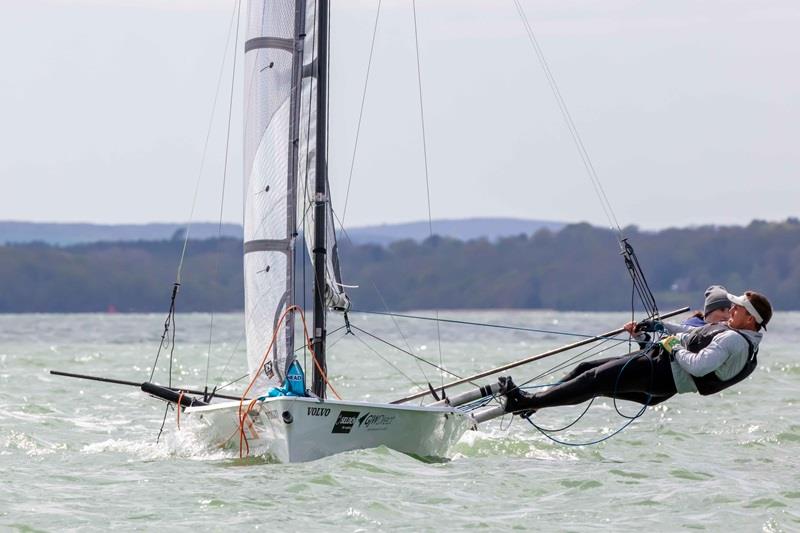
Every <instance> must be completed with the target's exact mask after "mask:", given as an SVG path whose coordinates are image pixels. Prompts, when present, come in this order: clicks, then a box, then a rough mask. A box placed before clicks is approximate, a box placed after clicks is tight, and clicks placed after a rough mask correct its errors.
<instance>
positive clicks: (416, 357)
mask: <svg viewBox="0 0 800 533" xmlns="http://www.w3.org/2000/svg"><path fill="white" fill-rule="evenodd" d="M351 327H352V328H353V329H355V330H358V331H360V332H361V333H363V334H365V335H368V336H370V337H372V338H373V339H375V340H377V341H380V342H382V343H384V344H386V345H387V346H390V347H392V348H394V349H395V350H397V351H400V352H403V353H404V354H406V355H410V356H411V357H413V358H414V359H417V360H419V361H421V362H423V363H425V364H426V365H429V366H432V367H433V368H435V369H437V370H439V371H440V372H444V373H446V374H449V375H451V376H453V377H454V378H456V379H462V378H461V377H460V376H459V375H458V374H454V373H453V372H450V371H449V370H447V369H446V368H444V367H441V366H439V365H437V364H436V363H431V362H430V361H428V360H427V359H425V358H424V357H420V356H418V355H417V354H414V353H411V352H409V351H406V350H404V349H402V348H401V347H399V346H397V345H396V344H392V343H391V342H389V341H387V340H386V339H382V338H380V337H378V336H377V335H373V334H372V333H370V332H369V331H366V330H364V329H362V328H360V327H358V326H355V325H353V324H351ZM469 383H472V384H473V385H475V386H478V384H477V383H474V382H472V381H470V382H469Z"/></svg>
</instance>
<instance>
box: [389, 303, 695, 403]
mask: <svg viewBox="0 0 800 533" xmlns="http://www.w3.org/2000/svg"><path fill="white" fill-rule="evenodd" d="M688 310H689V308H688V307H682V308H680V309H676V310H675V311H670V312H669V313H665V314H663V315H661V318H662V319H663V318H670V317H673V316H675V315H679V314H681V313H685V312H686V311H688ZM623 331H625V328H617V329H615V330H613V331H608V332H606V333H603V334H601V335H597V336H595V337H590V338H588V339H583V340H580V341H577V342H573V343H572V344H567V345H565V346H561V347H560V348H555V349H553V350H549V351H547V352H542V353H540V354H536V355H532V356H530V357H526V358H525V359H520V360H519V361H514V362H513V363H508V364H506V365H503V366H499V367H497V368H493V369H491V370H486V371H484V372H481V373H479V374H474V375H472V376H467V377H465V378H461V379H459V380H456V381H451V382H450V383H446V384H445V385H443V386H442V387H441V389H440V390H445V389H449V388H450V387H455V386H457V385H462V384H464V383H469V382H471V381H475V380H477V379H481V378H485V377H487V376H491V375H493V374H499V373H500V372H505V371H506V370H510V369H512V368H516V367H518V366H522V365H527V364H528V363H533V362H534V361H539V360H540V359H544V358H546V357H550V356H551V355H557V354H560V353H563V352H566V351H569V350H572V349H574V348H579V347H581V346H586V345H587V344H591V343H593V342H597V341H599V340H603V339H606V338H608V337H613V336H614V335H619V334H620V333H622V332H623ZM430 393H431V391H428V390H426V391H422V392H418V393H416V394H412V395H411V396H407V397H405V398H401V399H399V400H395V401H393V402H391V403H393V404H397V403H405V402H408V401H411V400H416V399H417V398H422V397H423V396H427V395H429V394H430Z"/></svg>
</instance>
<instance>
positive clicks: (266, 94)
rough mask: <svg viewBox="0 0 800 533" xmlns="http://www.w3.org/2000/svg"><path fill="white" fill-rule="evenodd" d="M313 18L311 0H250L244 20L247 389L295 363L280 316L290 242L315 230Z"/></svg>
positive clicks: (338, 302) (335, 297)
mask: <svg viewBox="0 0 800 533" xmlns="http://www.w3.org/2000/svg"><path fill="white" fill-rule="evenodd" d="M316 13H317V6H316V1H315V0H307V1H306V0H297V1H296V0H251V1H250V3H249V8H248V14H247V34H246V35H247V40H246V42H245V68H246V75H245V99H244V106H245V150H244V152H245V153H244V158H245V161H244V173H245V186H244V239H245V243H244V280H245V323H246V324H245V327H246V335H247V360H248V366H249V369H250V374H251V377H252V378H255V379H256V383H255V386H254V390H255V391H263V390H264V389H265V388H266V387H269V386H278V385H281V384H282V383H283V380H284V378H285V376H286V372H287V369H288V368H289V366H290V365H291V363H292V362H293V361H294V316H293V313H292V312H288V314H287V309H289V308H290V307H291V305H292V304H293V303H294V301H295V288H294V284H295V273H294V269H295V263H296V261H295V241H296V238H297V235H298V233H299V232H300V231H301V230H302V229H303V228H306V240H307V241H309V242H312V240H311V239H310V235H311V234H312V233H313V216H312V215H311V214H310V212H311V209H309V207H308V206H309V204H310V203H313V197H310V196H309V195H310V194H311V193H310V191H313V190H314V183H315V182H314V179H315V175H316V173H315V170H314V169H315V160H316V149H315V140H316V113H315V110H316V95H315V94H314V93H315V91H314V85H315V83H314V82H315V73H316V61H315V60H316V48H317V46H318V43H316V41H315V36H316V32H315V27H316V24H315V20H316ZM298 188H299V189H300V191H301V193H300V194H298ZM306 191H309V192H308V193H307V192H306ZM298 214H299V215H300V217H304V216H305V217H307V218H306V219H305V220H303V218H300V217H298ZM327 214H328V216H327V218H328V222H329V224H328V228H329V229H327V231H326V233H327V234H328V248H329V251H328V254H327V263H328V265H326V272H327V276H326V277H327V278H328V279H326V280H325V283H326V285H327V286H328V287H329V289H328V293H329V294H330V295H331V296H330V297H329V298H328V301H329V304H330V305H331V306H332V307H343V308H346V307H348V306H349V301H348V300H347V297H346V295H344V293H343V292H342V285H341V277H340V275H339V268H338V263H339V262H338V257H337V253H336V247H335V243H336V241H335V235H334V234H333V228H334V226H333V224H332V222H333V214H332V211H331V208H330V203H329V202H328V205H327ZM345 304H346V305H345ZM284 315H286V316H285V317H284ZM282 318H283V321H282V322H281V319H282ZM273 337H274V339H275V341H274V342H273ZM270 346H272V347H271V349H270ZM268 350H269V353H267V351H268Z"/></svg>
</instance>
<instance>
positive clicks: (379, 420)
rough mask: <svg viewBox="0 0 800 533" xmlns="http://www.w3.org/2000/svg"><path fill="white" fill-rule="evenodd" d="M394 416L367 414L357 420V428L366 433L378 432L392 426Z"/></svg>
mask: <svg viewBox="0 0 800 533" xmlns="http://www.w3.org/2000/svg"><path fill="white" fill-rule="evenodd" d="M395 417H396V415H384V414H373V413H370V412H367V413H366V414H364V415H362V416H361V418H359V419H358V427H360V428H364V429H366V430H367V431H380V430H382V429H386V428H388V427H389V426H391V425H392V422H394V419H395Z"/></svg>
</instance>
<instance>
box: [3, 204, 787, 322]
mask: <svg viewBox="0 0 800 533" xmlns="http://www.w3.org/2000/svg"><path fill="white" fill-rule="evenodd" d="M624 233H625V235H626V236H627V237H629V239H630V242H631V243H632V244H633V246H634V247H635V249H636V252H637V253H638V256H639V260H640V261H641V264H642V267H643V268H644V273H645V275H646V276H647V281H648V282H649V284H650V287H651V288H652V290H653V292H654V293H655V294H656V297H657V300H658V302H659V305H660V306H662V307H663V308H667V307H674V306H680V305H693V306H699V305H701V303H702V292H703V290H704V289H705V288H706V287H707V286H708V285H709V284H723V285H725V286H726V287H728V288H729V290H731V291H733V292H742V291H744V290H745V289H756V290H759V291H761V292H763V293H765V294H767V295H768V296H769V297H770V299H771V300H772V302H773V304H774V306H775V307H776V309H787V310H788V309H800V221H798V220H797V219H788V220H786V221H784V222H763V221H754V222H752V223H750V224H749V225H748V226H745V227H739V226H731V227H716V226H704V227H698V228H688V229H669V230H664V231H660V232H642V231H639V230H638V229H636V228H635V227H631V228H625V229H624ZM181 247H182V241H180V240H164V241H133V242H130V241H126V242H103V243H94V244H81V245H73V246H64V247H60V246H52V245H47V244H42V243H32V244H16V245H7V246H0V312H2V313H32V312H105V311H118V312H160V311H165V310H166V308H167V307H168V305H169V295H170V292H171V289H172V284H173V282H174V281H175V277H176V272H177V267H178V259H179V256H180V250H181ZM339 248H340V256H341V259H342V270H343V278H344V282H345V283H346V284H348V285H351V284H352V285H358V286H359V288H358V289H351V290H350V295H351V298H352V300H353V303H354V307H355V308H356V309H362V310H384V309H386V306H388V307H389V308H390V309H392V310H407V309H434V308H436V309H490V308H503V309H537V308H547V309H556V310H564V311H566V310H586V311H601V310H626V309H630V306H631V282H630V278H629V277H628V274H627V272H626V270H625V268H624V265H623V261H622V258H621V257H620V255H619V247H618V245H617V242H616V234H615V233H613V232H611V231H610V230H607V229H601V228H596V227H593V226H590V225H588V224H572V225H568V226H566V227H564V228H563V229H561V230H560V231H552V230H548V229H543V230H540V231H538V232H537V233H535V234H534V235H530V236H528V235H520V236H516V237H508V238H503V239H499V240H497V241H494V242H490V241H488V240H485V239H476V240H469V241H459V240H455V239H449V238H441V237H436V236H434V237H431V238H429V239H426V240H425V241H423V242H415V241H411V240H405V241H398V242H394V243H392V244H390V245H388V246H380V245H371V244H366V245H351V244H348V243H347V242H346V239H340V242H339ZM241 251H242V242H241V241H240V240H238V239H235V238H222V239H206V240H196V241H190V243H189V247H188V254H187V257H186V261H185V265H184V272H183V276H182V286H181V291H180V296H179V299H178V311H179V312H181V311H183V312H189V311H197V312H207V311H236V310H241V309H242V306H243V298H244V289H243V285H242V257H241ZM298 266H299V268H300V269H302V266H301V265H298ZM310 272H311V271H310V269H309V268H306V275H307V276H306V282H305V287H306V289H307V290H308V289H309V288H310V286H311V280H310V278H309V277H308V276H309V275H310ZM376 287H377V290H376ZM378 291H380V292H378ZM296 299H297V300H298V301H299V302H300V303H302V300H303V290H302V288H300V289H298V294H297V295H296ZM384 301H385V304H384ZM306 302H310V300H309V299H308V297H306Z"/></svg>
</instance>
